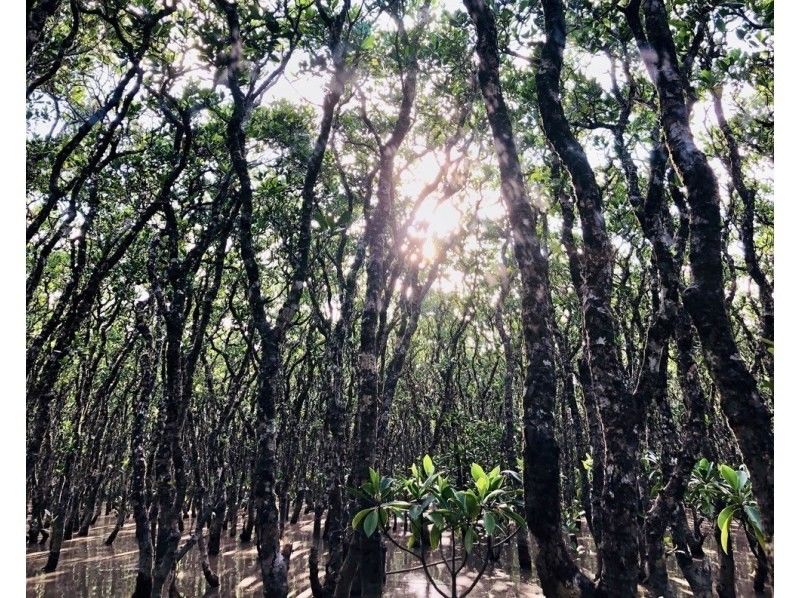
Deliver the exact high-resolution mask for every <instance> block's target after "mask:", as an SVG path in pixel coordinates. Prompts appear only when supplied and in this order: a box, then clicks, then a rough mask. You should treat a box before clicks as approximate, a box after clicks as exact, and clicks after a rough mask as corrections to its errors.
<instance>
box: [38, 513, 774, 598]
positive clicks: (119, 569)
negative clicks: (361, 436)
mask: <svg viewBox="0 0 800 598" xmlns="http://www.w3.org/2000/svg"><path fill="white" fill-rule="evenodd" d="M114 519H115V517H114V516H113V515H108V516H102V517H100V518H99V519H98V521H97V525H95V526H94V527H93V528H92V529H91V531H90V534H89V536H88V537H86V538H76V539H73V540H69V541H66V542H64V545H63V548H62V550H61V559H60V562H59V565H58V569H57V570H56V571H55V572H53V573H49V574H41V573H38V572H39V571H40V570H41V569H42V567H43V566H44V564H45V562H46V561H47V546H42V547H29V548H28V552H27V559H26V575H27V577H28V580H27V596H28V597H29V598H34V597H35V598H67V597H69V598H73V597H76V596H88V597H92V598H94V597H97V598H111V597H118V596H130V594H131V593H132V592H133V587H134V584H135V579H136V561H137V554H138V552H137V546H136V538H135V536H134V525H133V521H132V519H128V520H127V521H126V523H125V527H123V528H122V530H121V531H120V533H119V535H118V536H117V539H116V541H115V542H114V545H113V546H105V545H104V544H103V540H104V539H105V538H106V536H107V535H108V533H109V532H110V531H111V529H112V528H113V525H114ZM187 523H188V522H187ZM312 523H313V522H312V520H311V519H310V518H305V519H303V520H301V521H300V523H299V524H298V525H295V526H292V525H290V526H287V529H286V532H285V534H284V538H283V541H284V542H291V543H292V544H293V546H294V550H293V552H292V558H291V562H290V567H289V587H290V592H289V596H290V598H309V597H310V596H311V590H310V588H309V577H308V557H309V551H310V546H311V530H312ZM192 527H193V526H191V525H186V529H187V530H188V529H191V528H192ZM223 534H224V535H223V539H222V546H221V550H220V554H219V556H217V557H213V558H212V559H211V564H212V567H213V568H214V570H215V571H217V573H218V574H219V577H220V588H219V591H218V592H217V593H213V594H208V593H207V592H206V583H205V579H204V578H203V574H202V571H201V568H200V560H199V558H198V552H197V549H196V548H193V549H192V550H191V551H190V552H189V553H188V554H187V555H186V556H185V557H184V559H183V560H182V561H181V563H180V565H179V566H178V580H177V587H178V590H179V591H180V592H181V593H182V594H183V595H184V596H186V597H187V598H193V597H200V596H221V597H229V596H235V597H237V598H238V597H245V596H259V595H260V594H261V576H260V573H259V570H258V565H257V563H256V549H255V546H254V545H253V544H247V545H242V544H240V543H239V542H238V540H237V539H235V538H229V537H228V536H227V532H223ZM734 539H735V542H736V546H737V547H739V549H738V550H737V551H736V553H735V560H736V584H737V593H738V595H739V596H741V597H745V596H754V592H753V589H752V581H751V580H752V572H753V570H754V568H755V559H754V558H753V557H752V555H751V554H750V552H749V550H747V549H746V540H745V538H744V536H743V534H742V532H741V531H739V530H735V531H734ZM578 542H579V548H578V552H577V559H578V562H579V563H580V564H581V566H582V567H583V568H584V569H585V570H587V571H593V567H594V564H595V562H596V553H595V548H594V544H593V542H592V541H591V538H590V537H588V536H587V535H581V536H580V537H579V539H578ZM712 544H713V540H711V539H709V540H707V542H706V552H707V553H708V554H709V556H710V558H711V560H712V562H713V561H714V560H715V557H716V555H715V554H714V550H713V546H712ZM742 547H744V548H745V549H744V550H742V549H741V548H742ZM387 559H388V566H387V570H388V571H389V572H390V574H389V575H388V578H387V585H386V592H385V594H386V595H387V596H393V597H398V598H435V597H436V596H438V594H437V593H436V591H435V590H434V589H433V588H432V587H431V586H430V583H429V582H428V581H427V579H426V577H425V574H424V573H423V571H421V570H420V569H416V567H417V566H418V565H419V562H418V561H417V560H415V559H414V558H413V557H412V556H410V555H408V554H406V553H403V552H401V551H400V550H398V549H396V548H395V547H394V546H392V545H391V544H390V545H389V546H388V554H387ZM437 560H438V559H437ZM713 565H714V567H715V568H716V563H715V562H714V563H713ZM668 566H669V573H670V579H671V585H672V589H673V591H674V593H675V596H678V597H683V596H691V591H690V590H689V587H688V584H687V583H686V581H685V580H684V579H683V577H682V576H681V574H680V570H679V569H678V566H677V563H676V562H675V559H674V558H673V557H672V556H670V557H669V559H668ZM323 569H324V568H323ZM434 569H435V571H434V575H435V576H436V577H437V578H439V579H442V580H444V579H445V575H446V573H447V572H446V570H445V567H444V565H439V566H438V567H435V568H434ZM472 574H473V573H472V572H471V571H469V570H466V569H465V572H464V574H462V575H461V576H459V578H458V580H457V582H458V585H459V588H460V589H466V587H468V586H469V585H470V584H471V583H472V578H471V575H472ZM448 579H449V578H448ZM471 595H472V596H476V597H478V596H480V597H488V598H491V597H497V598H500V597H506V596H508V597H513V596H517V597H525V598H527V597H532V596H543V594H542V592H541V589H540V588H539V585H538V580H537V578H536V574H535V572H534V573H532V574H526V573H524V572H520V570H519V563H518V560H517V555H516V549H515V547H514V546H506V547H504V549H503V551H502V554H501V555H500V559H499V561H498V563H497V564H496V565H495V566H494V567H491V566H490V567H489V568H488V569H487V571H486V574H485V575H484V577H483V578H482V579H481V580H480V582H479V583H478V585H477V586H476V587H475V589H474V590H473V592H472V594H471ZM765 596H771V593H769V592H767V593H766V594H765Z"/></svg>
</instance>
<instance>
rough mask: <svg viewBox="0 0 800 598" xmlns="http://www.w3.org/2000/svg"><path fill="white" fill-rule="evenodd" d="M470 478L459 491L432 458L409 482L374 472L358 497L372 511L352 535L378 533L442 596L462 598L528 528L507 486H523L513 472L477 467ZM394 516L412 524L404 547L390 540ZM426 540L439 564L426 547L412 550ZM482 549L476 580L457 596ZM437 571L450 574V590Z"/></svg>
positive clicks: (516, 492)
mask: <svg viewBox="0 0 800 598" xmlns="http://www.w3.org/2000/svg"><path fill="white" fill-rule="evenodd" d="M470 473H471V474H472V484H470V485H469V487H467V488H465V489H464V490H458V489H456V488H455V487H454V486H453V485H452V484H451V483H450V480H449V479H448V477H447V476H446V475H445V474H444V473H443V472H441V471H437V470H436V468H435V467H434V464H433V460H432V459H431V458H430V456H428V455H425V457H424V458H423V460H422V468H421V469H420V468H419V467H417V465H416V464H415V465H412V466H411V476H409V477H408V478H396V479H392V478H387V477H383V476H381V475H380V474H379V473H378V472H377V471H375V470H374V469H370V479H369V480H367V481H366V482H364V483H363V484H362V485H361V487H360V488H359V489H358V490H357V492H358V494H359V495H361V496H362V498H364V499H365V500H367V501H368V502H371V503H373V506H371V507H369V508H366V509H362V510H361V511H359V512H358V513H356V515H355V517H353V521H352V525H353V529H355V530H358V529H361V530H362V531H363V533H364V534H365V535H366V536H367V537H370V536H372V534H374V533H375V532H376V530H377V531H379V532H380V533H381V534H383V535H384V536H385V537H386V539H387V540H389V541H390V542H391V543H392V544H394V546H395V547H397V548H398V549H399V550H401V551H403V552H406V553H408V554H410V555H411V556H413V557H414V558H415V559H417V560H418V561H419V562H420V563H421V566H422V570H423V571H424V573H425V577H427V579H428V582H429V583H430V584H431V586H432V587H433V588H434V589H435V590H436V591H437V593H438V594H440V595H441V596H444V597H445V598H463V597H464V596H467V595H468V594H469V593H470V592H472V590H473V589H475V586H476V585H477V583H478V581H479V580H480V578H481V577H482V576H483V574H484V573H485V571H486V568H487V567H488V565H489V563H490V561H492V560H493V559H492V555H493V554H494V551H495V550H497V549H499V548H500V547H502V546H504V545H505V544H506V543H508V542H509V541H510V540H511V539H512V538H513V537H514V536H515V535H516V533H517V532H518V531H519V530H520V529H524V527H525V519H524V518H523V517H522V516H521V515H519V513H518V511H519V510H520V509H521V500H520V499H521V490H520V489H516V488H512V487H511V486H510V485H509V484H508V479H509V478H516V479H517V480H519V476H518V475H517V474H516V473H515V472H512V471H505V472H501V471H500V468H499V467H495V468H494V469H492V470H491V471H490V472H489V473H486V472H485V471H484V469H483V468H482V467H481V466H480V465H478V464H476V463H473V464H472V467H471V469H470ZM390 514H394V515H397V514H403V515H404V516H406V517H407V518H408V520H409V521H410V523H411V535H410V536H409V537H408V539H407V541H406V543H405V546H404V545H402V544H401V543H400V542H398V541H397V540H396V539H395V538H394V537H393V536H392V533H391V530H390V528H389V515H390ZM425 536H427V537H429V539H430V549H431V551H433V550H436V549H437V548H438V550H439V554H440V557H441V559H440V560H438V561H436V562H430V561H429V554H428V551H427V550H426V548H425V545H424V543H422V542H419V544H420V548H419V551H418V552H417V551H415V550H414V546H415V545H416V544H417V543H418V540H419V539H421V538H423V537H425ZM443 539H445V540H449V552H448V551H445V549H444V543H443V542H442V540H443ZM480 546H483V547H484V550H483V551H482V552H483V556H482V558H481V559H480V564H479V565H478V566H477V568H476V571H475V576H474V578H473V580H472V582H471V583H470V585H469V586H468V587H467V588H466V589H465V590H463V591H459V588H458V584H457V579H458V575H459V573H461V571H462V570H463V569H464V567H465V566H466V565H467V561H468V560H469V557H470V555H474V554H476V553H477V552H478V551H477V550H476V549H477V548H478V547H480ZM438 565H444V566H445V568H446V570H447V572H448V574H449V578H450V583H449V587H447V588H443V587H442V585H441V582H437V580H436V578H435V577H434V574H433V571H432V568H433V567H435V566H438ZM389 573H392V572H389ZM394 573H397V572H394Z"/></svg>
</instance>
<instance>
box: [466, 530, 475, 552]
mask: <svg viewBox="0 0 800 598" xmlns="http://www.w3.org/2000/svg"><path fill="white" fill-rule="evenodd" d="M476 539H477V535H476V534H475V530H473V529H472V528H471V527H469V528H467V531H466V532H465V533H464V550H466V552H467V554H469V553H470V552H472V547H473V546H474V544H475V540H476Z"/></svg>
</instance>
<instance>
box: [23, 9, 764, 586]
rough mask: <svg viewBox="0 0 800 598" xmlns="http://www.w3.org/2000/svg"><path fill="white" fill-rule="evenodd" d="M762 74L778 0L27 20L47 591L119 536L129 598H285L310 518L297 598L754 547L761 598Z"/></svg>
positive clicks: (32, 309) (34, 338) (29, 487)
mask: <svg viewBox="0 0 800 598" xmlns="http://www.w3.org/2000/svg"><path fill="white" fill-rule="evenodd" d="M772 65H773V2H772V0H742V1H719V0H628V1H627V2H621V1H617V0H596V1H590V0H541V1H539V0H507V1H496V2H488V3H487V2H486V0H464V2H463V4H461V3H459V2H456V1H454V0H441V1H440V0H367V1H364V2H360V1H358V0H259V1H254V0H239V1H237V2H229V1H228V0H213V1H212V0H180V1H177V0H165V1H161V0H134V1H130V2H127V1H126V2H123V1H119V0H106V1H93V0H37V1H33V0H32V1H29V2H28V3H27V15H26V75H27V77H26V98H27V104H26V118H27V139H26V183H27V198H26V199H27V210H26V215H27V221H26V240H27V249H26V266H27V270H26V288H25V297H26V306H27V310H26V386H27V403H26V405H27V413H26V416H27V417H26V479H27V484H26V509H27V512H26V521H27V529H26V532H27V539H28V543H29V545H30V546H31V547H34V546H37V545H39V544H40V543H41V544H42V545H43V546H45V547H46V548H45V549H46V550H47V551H48V558H47V562H46V564H45V565H44V571H45V572H52V571H55V570H56V569H57V567H58V563H59V557H60V553H61V549H62V545H63V543H64V542H65V541H68V540H69V539H70V538H72V537H73V536H75V537H81V536H87V535H88V534H89V533H90V529H91V528H92V526H93V525H95V522H96V521H97V518H98V516H99V515H100V513H101V511H105V512H114V513H116V525H115V527H114V531H113V532H112V534H111V537H109V538H107V539H106V538H103V540H106V541H107V543H108V544H112V543H113V542H114V540H115V536H116V535H117V532H119V530H120V529H121V528H122V527H123V526H125V525H128V526H135V530H136V541H137V546H138V566H137V574H136V581H135V589H134V584H133V583H132V584H131V591H133V592H134V595H135V596H150V595H152V596H160V595H162V591H163V592H164V593H166V592H169V593H170V595H174V594H175V593H177V592H179V591H180V584H178V583H177V582H176V579H177V576H176V575H174V572H175V571H176V570H177V568H178V567H179V566H180V561H181V559H182V558H183V557H184V556H185V555H186V554H187V552H189V551H198V552H199V554H200V555H202V556H201V559H200V561H201V564H202V574H203V575H204V577H205V580H206V582H207V584H208V586H209V587H210V588H212V589H213V588H215V587H218V586H219V583H220V581H219V575H218V572H217V571H215V566H214V562H215V561H214V559H213V557H215V556H216V555H217V554H218V553H219V550H220V542H221V536H223V534H228V535H230V536H232V537H233V536H236V537H238V541H239V542H240V543H241V544H242V545H246V544H249V543H254V544H255V545H256V547H257V554H258V567H259V575H260V576H261V579H262V581H263V593H264V595H265V596H270V597H273V596H274V597H283V596H286V595H287V593H288V592H289V591H290V590H292V591H295V590H297V588H290V587H289V585H290V584H289V582H288V577H287V570H288V569H289V568H290V567H291V566H292V565H293V564H294V561H292V559H291V547H290V546H289V545H288V544H285V545H284V548H283V549H282V547H281V537H282V535H283V534H284V531H285V530H286V528H287V527H288V526H291V525H293V524H295V523H296V522H297V520H298V517H301V516H309V515H310V516H313V518H314V532H313V537H314V542H315V543H314V548H313V550H312V553H311V557H310V559H309V567H310V582H309V583H310V587H311V591H312V592H313V595H314V596H315V597H320V596H325V597H329V596H337V597H338V596H348V595H351V594H350V593H351V592H355V593H360V595H362V596H379V595H381V594H382V588H383V587H384V583H385V570H386V567H385V556H384V555H385V550H386V546H387V545H390V546H391V545H396V546H398V548H397V549H398V550H399V549H401V548H403V547H406V546H407V550H409V551H411V553H413V554H414V555H415V556H417V557H419V558H421V559H422V565H421V566H423V567H424V568H425V571H426V573H427V572H428V565H429V564H430V561H428V562H427V563H426V560H425V559H426V558H430V559H436V560H438V559H439V556H438V553H435V554H434V553H431V555H430V556H429V557H426V556H425V555H426V553H428V552H429V550H433V549H435V548H436V547H437V546H439V547H440V548H441V546H440V545H444V544H445V541H446V544H447V546H448V547H449V550H450V553H451V556H452V559H453V561H452V563H453V568H452V569H455V566H456V565H455V562H456V557H458V558H459V559H463V562H464V563H466V564H467V565H468V567H467V569H465V571H469V570H471V571H472V575H473V576H475V577H480V575H481V574H483V571H484V569H485V567H486V564H487V563H489V561H491V560H492V558H491V556H492V554H493V552H492V551H493V549H494V548H495V547H497V546H500V545H501V544H509V543H513V544H514V545H515V547H516V548H515V550H518V553H519V557H518V558H519V563H520V567H522V568H524V567H526V566H527V567H530V566H531V565H532V566H533V567H534V568H535V570H536V573H537V576H538V582H537V583H539V584H540V585H541V588H542V591H543V592H544V594H545V595H547V596H610V597H625V596H634V595H637V593H639V592H649V593H651V594H652V595H653V596H659V595H670V594H671V592H672V590H671V589H670V587H669V586H668V575H667V567H666V560H667V555H668V554H669V555H671V558H672V557H674V558H676V559H677V561H678V565H679V566H680V570H681V574H682V575H683V576H684V578H685V580H686V583H687V584H688V586H689V587H690V589H691V592H692V593H693V594H694V595H697V596H711V595H712V594H715V595H720V596H733V595H735V592H736V590H735V588H734V586H733V575H734V573H733V569H734V564H733V557H732V555H733V554H734V552H736V551H746V552H749V553H751V554H752V555H753V558H754V559H755V562H756V563H757V565H756V567H755V568H754V570H753V571H751V572H749V574H750V575H751V577H752V582H753V588H754V589H753V591H754V592H760V591H762V590H763V588H764V586H765V584H767V585H769V579H770V578H771V575H772V569H773V550H772V537H773V528H774V525H773V519H774V507H773V432H772V430H773V423H772V418H773V415H772V414H773V354H774V349H773V347H774V346H773V342H774V304H773V280H774V277H773V207H774V206H773V128H774V127H773V89H774V88H773V67H772ZM427 455H430V457H426V456H427ZM431 457H432V459H431ZM412 465H413V468H411V466H412ZM409 468H411V469H409ZM190 513H191V518H189V514H190ZM304 513H305V514H304ZM312 514H313V515H312ZM398 520H399V521H400V525H401V526H403V529H404V530H405V531H406V532H408V533H407V534H406V536H407V537H406V536H403V537H402V539H400V536H399V535H398V534H399V532H398V527H397V526H398V523H397V522H398ZM403 522H405V523H403ZM576 527H585V528H586V529H588V530H589V531H590V534H591V537H592V539H593V541H594V543H595V545H596V547H597V553H598V562H597V567H596V570H595V571H588V570H585V569H581V568H580V567H579V566H578V565H577V564H576V560H575V555H574V548H573V547H572V545H571V543H570V540H569V537H570V534H574V533H575V528H576ZM733 529H735V530H737V531H739V532H741V533H742V534H743V536H740V537H744V538H745V539H746V541H745V542H739V543H738V544H736V545H735V546H734V543H733V541H732V538H733V533H732V531H731V530H733ZM407 538H408V542H407V543H406V539H407ZM323 540H324V541H323ZM426 547H429V548H426ZM710 553H714V554H715V559H716V560H715V561H714V563H715V564H714V566H713V567H712V566H711V559H710ZM476 555H478V556H480V555H483V556H481V558H477V556H476ZM209 557H211V558H210V559H209ZM476 558H477V561H472V560H470V559H476ZM447 561H448V558H445V559H444V565H445V566H446V567H448V568H449V567H450V564H448V562H447ZM531 561H532V562H531ZM476 562H477V563H478V564H477V565H476V564H475V563H476ZM481 563H483V564H481ZM462 567H463V565H462ZM452 569H449V570H451V571H452ZM456 574H457V573H453V576H452V580H453V581H452V584H451V586H448V584H447V583H445V584H443V585H441V587H440V586H436V585H435V584H434V587H435V589H436V590H438V591H439V593H440V594H442V595H444V596H451V595H452V596H458V595H466V594H465V593H461V592H463V589H458V588H456ZM431 583H434V582H433V581H432V582H431ZM470 589H472V588H468V589H467V593H468V592H469V590H470Z"/></svg>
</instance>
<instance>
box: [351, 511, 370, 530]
mask: <svg viewBox="0 0 800 598" xmlns="http://www.w3.org/2000/svg"><path fill="white" fill-rule="evenodd" d="M370 511H372V509H364V510H363V511H359V512H358V513H356V516H355V517H353V529H358V526H360V525H361V522H362V521H364V517H366V516H367V513H369V512H370Z"/></svg>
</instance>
